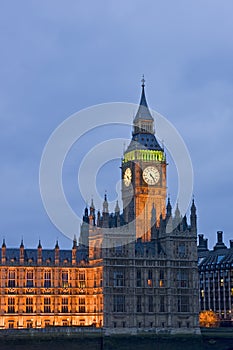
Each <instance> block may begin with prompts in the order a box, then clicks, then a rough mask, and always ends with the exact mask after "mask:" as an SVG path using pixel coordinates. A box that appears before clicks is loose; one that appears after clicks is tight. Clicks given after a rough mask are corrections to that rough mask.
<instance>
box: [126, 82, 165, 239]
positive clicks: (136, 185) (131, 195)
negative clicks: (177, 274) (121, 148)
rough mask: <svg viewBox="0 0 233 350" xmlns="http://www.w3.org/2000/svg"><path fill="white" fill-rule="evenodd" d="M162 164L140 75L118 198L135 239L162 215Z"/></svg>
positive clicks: (147, 236)
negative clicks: (133, 227)
mask: <svg viewBox="0 0 233 350" xmlns="http://www.w3.org/2000/svg"><path fill="white" fill-rule="evenodd" d="M166 165H167V164H166V156H165V152H164V150H163V148H162V147H161V146H160V144H159V142H158V141H157V139H156V136H155V127H154V119H153V117H152V115H151V112H150V110H149V108H148V104H147V101H146V96H145V80H144V78H143V79H142V93H141V99H140V104H139V107H138V110H137V113H136V115H135V118H134V120H133V132H132V140H131V142H130V144H129V146H128V148H127V150H126V151H125V152H124V157H123V160H122V200H123V210H124V220H125V222H126V223H129V222H133V221H134V223H135V231H136V238H140V237H141V238H142V239H143V240H144V241H149V240H150V238H151V226H152V225H154V224H156V225H157V226H158V225H159V221H160V219H161V218H163V219H164V217H165V208H166V188H167V187H166ZM153 221H154V222H153Z"/></svg>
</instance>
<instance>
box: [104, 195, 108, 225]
mask: <svg viewBox="0 0 233 350" xmlns="http://www.w3.org/2000/svg"><path fill="white" fill-rule="evenodd" d="M103 227H109V212H108V200H107V195H106V194H105V195H104V202H103Z"/></svg>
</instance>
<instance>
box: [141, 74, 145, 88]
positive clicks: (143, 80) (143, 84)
mask: <svg viewBox="0 0 233 350" xmlns="http://www.w3.org/2000/svg"><path fill="white" fill-rule="evenodd" d="M141 82H142V87H143V88H144V87H145V82H146V81H145V78H144V74H142V80H141Z"/></svg>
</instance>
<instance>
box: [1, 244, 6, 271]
mask: <svg viewBox="0 0 233 350" xmlns="http://www.w3.org/2000/svg"><path fill="white" fill-rule="evenodd" d="M5 263H6V243H5V238H3V242H2V265H5Z"/></svg>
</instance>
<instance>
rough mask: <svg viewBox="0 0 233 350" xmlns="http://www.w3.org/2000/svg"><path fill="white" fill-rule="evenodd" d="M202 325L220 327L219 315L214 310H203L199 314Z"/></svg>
mask: <svg viewBox="0 0 233 350" xmlns="http://www.w3.org/2000/svg"><path fill="white" fill-rule="evenodd" d="M199 323H200V327H218V325H219V320H218V316H217V315H216V313H215V312H214V311H209V310H206V311H201V312H200V314H199Z"/></svg>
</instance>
